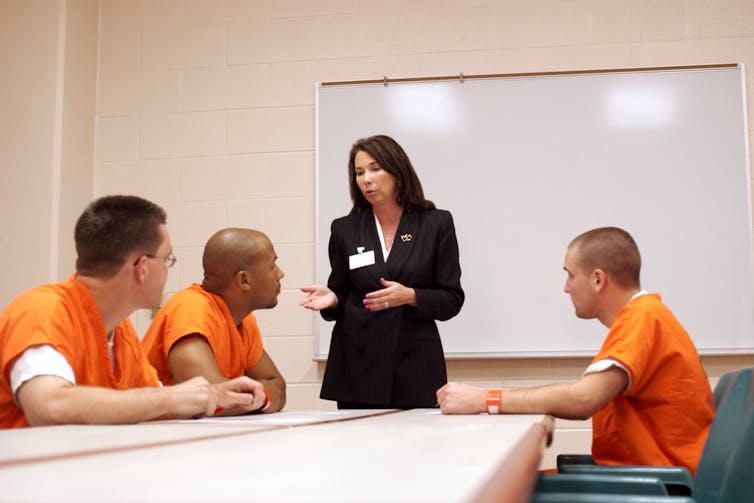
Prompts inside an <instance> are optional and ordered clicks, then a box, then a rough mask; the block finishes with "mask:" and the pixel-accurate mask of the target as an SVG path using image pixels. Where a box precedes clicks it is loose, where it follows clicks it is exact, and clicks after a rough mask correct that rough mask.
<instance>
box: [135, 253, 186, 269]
mask: <svg viewBox="0 0 754 503" xmlns="http://www.w3.org/2000/svg"><path fill="white" fill-rule="evenodd" d="M144 256H145V257H147V258H156V259H157V260H162V262H163V263H164V264H165V267H167V268H168V269H170V268H171V267H173V266H174V265H175V263H176V262H177V261H178V259H177V258H176V257H175V255H173V254H172V253H171V254H170V255H168V256H167V257H165V258H162V257H156V256H154V255H150V254H148V253H145V254H144ZM138 263H139V259H136V262H134V265H136V264H138Z"/></svg>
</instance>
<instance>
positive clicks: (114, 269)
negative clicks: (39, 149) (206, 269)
mask: <svg viewBox="0 0 754 503" xmlns="http://www.w3.org/2000/svg"><path fill="white" fill-rule="evenodd" d="M165 222H166V217H165V211H164V210H163V209H162V208H160V207H159V206H157V205H156V204H154V203H151V202H150V201H147V200H145V199H142V198H139V197H135V196H107V197H103V198H100V199H98V200H96V201H94V202H92V203H91V204H90V205H89V206H88V207H87V208H86V209H85V210H84V212H83V214H82V215H81V216H80V217H79V219H78V221H77V222H76V229H75V233H74V237H75V241H76V251H77V253H78V258H77V260H76V271H77V272H76V274H73V275H72V276H71V277H70V278H69V279H68V280H67V281H64V282H62V283H54V284H48V285H42V286H39V287H36V288H33V289H31V290H29V291H27V292H25V293H23V294H21V295H20V296H19V297H17V298H16V299H15V300H14V301H13V302H12V303H11V304H10V305H9V306H8V307H7V309H5V311H4V312H3V313H2V314H0V370H1V372H0V428H11V427H20V426H29V425H51V424H69V423H90V424H108V423H111V424H114V423H137V422H141V421H147V420H151V419H159V418H189V417H196V416H202V415H211V414H214V413H215V412H217V410H218V409H219V408H234V409H237V408H241V409H244V410H249V411H252V410H256V409H258V408H260V407H261V406H262V404H263V403H264V393H263V389H262V385H261V384H260V383H258V382H255V381H253V380H252V379H249V378H248V377H242V378H239V379H236V380H234V381H228V382H225V383H222V384H220V385H212V384H210V383H209V382H208V381H207V380H206V379H204V378H196V379H193V380H190V381H187V382H185V383H182V384H180V385H178V386H165V387H161V386H159V384H160V383H159V381H158V379H157V374H156V372H155V370H154V369H153V368H152V367H151V366H150V365H149V362H148V361H147V358H146V355H145V354H144V351H143V350H142V348H141V345H140V343H139V338H138V336H137V334H136V333H135V331H134V329H133V326H132V325H131V322H130V321H129V320H128V315H129V314H131V313H132V312H133V311H134V310H136V309H140V308H154V307H156V306H158V305H159V302H160V299H161V297H162V289H163V287H164V286H165V281H166V280H167V275H168V268H169V267H170V266H172V265H173V263H174V262H175V257H174V256H173V248H172V245H171V243H170V235H169V234H168V231H167V227H166V226H165Z"/></svg>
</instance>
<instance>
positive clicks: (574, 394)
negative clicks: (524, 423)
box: [501, 367, 628, 419]
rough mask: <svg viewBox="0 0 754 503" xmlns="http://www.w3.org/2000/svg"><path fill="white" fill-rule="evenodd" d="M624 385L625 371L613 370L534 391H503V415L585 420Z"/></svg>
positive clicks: (625, 384) (625, 380)
mask: <svg viewBox="0 0 754 503" xmlns="http://www.w3.org/2000/svg"><path fill="white" fill-rule="evenodd" d="M627 385H628V376H627V375H626V373H625V371H623V370H622V369H619V368H617V367H612V368H610V369H607V370H604V371H602V372H595V373H592V374H587V375H585V376H584V377H582V378H581V379H580V380H579V381H577V382H575V383H569V384H552V385H549V386H541V387H538V388H528V389H504V390H503V393H502V400H501V410H502V412H503V413H512V414H516V413H519V414H538V413H542V414H549V415H551V416H555V417H559V418H562V419H589V418H590V417H592V415H594V413H595V412H597V411H598V410H599V409H601V408H602V407H603V406H604V405H605V404H606V403H607V402H608V401H610V400H611V399H612V398H614V397H615V396H617V395H618V394H620V393H622V392H623V390H625V388H626V386H627Z"/></svg>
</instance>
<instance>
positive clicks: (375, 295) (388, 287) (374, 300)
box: [363, 278, 416, 311]
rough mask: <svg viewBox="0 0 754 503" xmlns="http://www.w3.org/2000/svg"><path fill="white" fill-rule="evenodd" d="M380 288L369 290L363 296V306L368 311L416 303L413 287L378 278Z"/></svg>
mask: <svg viewBox="0 0 754 503" xmlns="http://www.w3.org/2000/svg"><path fill="white" fill-rule="evenodd" d="M380 283H381V284H382V286H384V287H385V288H383V289H382V290H376V291H374V292H369V293H368V294H366V295H365V296H364V300H363V302H364V307H365V308H366V309H367V310H369V311H382V310H384V309H390V308H391V307H398V306H404V305H411V306H415V305H416V292H415V291H414V289H413V288H408V287H407V286H403V285H401V284H400V283H398V282H396V281H388V280H386V279H385V278H380Z"/></svg>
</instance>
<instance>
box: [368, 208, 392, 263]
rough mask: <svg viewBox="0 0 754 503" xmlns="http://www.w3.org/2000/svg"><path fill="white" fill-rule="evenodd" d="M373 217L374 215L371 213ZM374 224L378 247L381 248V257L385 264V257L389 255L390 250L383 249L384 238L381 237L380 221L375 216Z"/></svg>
mask: <svg viewBox="0 0 754 503" xmlns="http://www.w3.org/2000/svg"><path fill="white" fill-rule="evenodd" d="M372 214H373V215H374V213H372ZM374 223H375V225H376V226H377V234H378V235H379V236H380V246H382V257H383V258H384V259H385V262H387V256H388V255H390V250H388V249H387V248H386V247H385V236H383V235H382V226H381V225H380V220H379V219H378V218H377V215H374Z"/></svg>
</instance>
